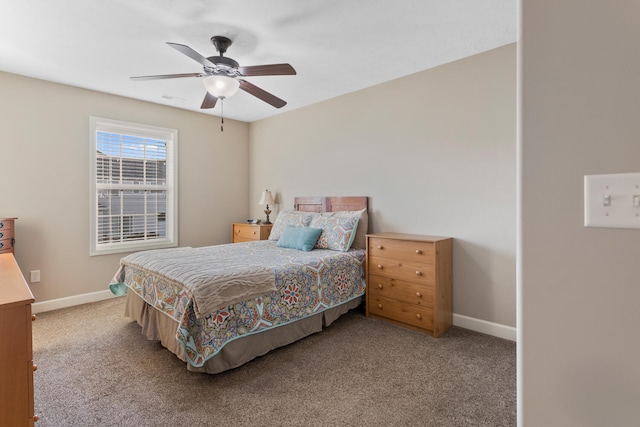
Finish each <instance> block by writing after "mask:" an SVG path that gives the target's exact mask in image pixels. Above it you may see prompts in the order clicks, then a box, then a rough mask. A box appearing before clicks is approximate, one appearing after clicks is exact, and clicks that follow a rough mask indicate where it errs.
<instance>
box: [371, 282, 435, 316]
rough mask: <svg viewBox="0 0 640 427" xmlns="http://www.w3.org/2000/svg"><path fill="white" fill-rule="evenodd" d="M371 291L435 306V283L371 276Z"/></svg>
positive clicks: (418, 303)
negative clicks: (427, 283) (424, 283)
mask: <svg viewBox="0 0 640 427" xmlns="http://www.w3.org/2000/svg"><path fill="white" fill-rule="evenodd" d="M368 286H369V288H368V290H369V292H370V293H371V295H378V296H381V297H386V298H393V299H397V300H401V301H405V302H408V303H411V304H415V305H420V306H424V307H431V308H433V298H434V292H433V285H421V284H417V283H411V282H405V281H402V280H396V279H391V278H389V277H382V276H374V275H370V276H369V285H368Z"/></svg>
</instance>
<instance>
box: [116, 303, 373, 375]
mask: <svg viewBox="0 0 640 427" xmlns="http://www.w3.org/2000/svg"><path fill="white" fill-rule="evenodd" d="M361 300H362V297H358V298H355V299H352V300H351V301H347V302H346V303H344V304H341V305H339V306H336V307H332V308H330V309H328V310H325V311H323V312H321V313H318V314H315V315H313V316H309V317H307V318H304V319H301V320H298V321H296V322H293V323H290V324H287V325H282V326H278V327H277V328H274V329H267V330H265V331H262V332H260V333H257V334H253V335H247V336H243V337H242V338H238V339H236V340H234V341H231V342H229V343H227V344H226V345H225V346H224V347H223V348H222V349H221V350H220V352H218V354H216V355H215V356H214V357H212V358H211V359H209V360H207V361H206V362H205V364H204V365H203V366H201V367H195V366H193V365H191V364H190V363H189V362H187V359H186V358H185V356H184V350H183V349H182V346H181V345H180V344H179V343H178V341H177V340H176V338H175V336H176V330H177V329H178V323H177V322H176V321H175V320H173V319H172V318H170V317H169V316H167V315H165V314H164V313H161V312H159V311H158V310H156V309H155V308H153V307H151V306H150V305H149V304H147V303H146V302H145V301H144V300H143V299H142V298H140V297H139V296H138V295H136V294H135V293H134V292H128V293H127V296H126V304H125V316H127V317H130V318H132V319H134V320H135V321H136V322H138V324H139V325H140V326H141V327H142V333H143V334H144V335H145V336H146V337H147V339H149V340H154V341H160V343H161V344H162V345H163V346H164V347H165V348H167V349H168V350H169V351H171V352H172V353H174V354H175V355H176V356H178V358H179V359H180V360H182V361H184V362H185V363H186V365H187V370H189V371H193V372H205V373H207V374H217V373H220V372H223V371H226V370H229V369H233V368H236V367H238V366H240V365H243V364H245V363H247V362H248V361H250V360H252V359H255V358H256V357H258V356H262V355H264V354H266V353H268V352H269V351H271V350H273V349H275V348H278V347H282V346H285V345H287V344H291V343H292V342H294V341H297V340H299V339H301V338H304V337H306V336H308V335H311V334H314V333H316V332H320V331H321V330H322V328H323V326H329V325H331V324H332V323H333V322H334V321H335V320H336V319H337V318H338V317H340V316H342V315H343V314H345V313H346V312H347V311H349V310H351V309H353V308H356V307H358V305H360V302H361Z"/></svg>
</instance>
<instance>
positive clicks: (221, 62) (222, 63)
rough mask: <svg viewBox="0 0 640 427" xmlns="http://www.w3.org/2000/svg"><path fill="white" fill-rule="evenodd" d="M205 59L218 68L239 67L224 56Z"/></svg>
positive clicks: (235, 62)
mask: <svg viewBox="0 0 640 427" xmlns="http://www.w3.org/2000/svg"><path fill="white" fill-rule="evenodd" d="M207 59H208V60H209V62H213V63H214V64H216V65H217V66H218V67H220V68H238V67H239V66H240V64H238V62H237V61H234V60H233V59H231V58H227V57H226V56H210V57H208V58H207Z"/></svg>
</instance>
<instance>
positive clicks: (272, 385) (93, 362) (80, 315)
mask: <svg viewBox="0 0 640 427" xmlns="http://www.w3.org/2000/svg"><path fill="white" fill-rule="evenodd" d="M123 312H124V299H123V298H115V299H111V300H107V301H101V302H98V303H92V304H86V305H83V306H78V307H71V308H66V309H62V310H57V311H52V312H48V313H41V314H38V319H37V321H36V322H34V324H33V340H34V343H33V349H34V362H35V363H36V364H37V365H38V370H37V372H36V373H35V408H36V414H37V415H38V416H39V417H40V420H39V421H38V422H37V423H36V425H37V426H38V427H46V426H64V427H68V426H83V427H86V426H217V425H220V424H225V425H232V426H249V425H251V426H267V427H268V426H492V427H494V426H513V425H516V347H515V343H513V342H511V341H507V340H502V339H499V338H495V337H491V336H487V335H483V334H479V333H475V332H472V331H468V330H465V329H461V328H457V327H453V328H451V329H450V330H449V331H447V332H446V333H445V334H444V335H442V336H441V337H440V338H438V339H434V338H432V337H430V336H428V335H425V334H422V333H419V332H415V331H411V330H408V329H404V328H401V327H399V326H395V325H392V324H389V323H387V322H383V321H380V320H375V319H368V318H366V317H365V316H364V314H363V312H362V311H359V310H354V311H352V312H350V313H349V314H347V315H345V316H343V317H342V318H340V319H338V320H337V321H336V322H335V323H334V324H333V325H331V326H330V327H329V328H327V329H325V330H324V331H323V332H320V333H318V334H315V335H312V336H310V337H307V338H305V339H303V340H301V341H298V342H296V343H293V344H291V345H289V346H287V347H284V348H280V349H277V350H275V351H272V352H271V353H269V354H267V355H265V356H263V357H260V358H258V359H255V360H253V361H252V362H250V363H248V364H246V365H244V366H242V367H240V368H237V369H234V370H232V371H228V372H224V373H221V374H217V375H206V374H197V373H192V372H189V371H187V370H186V368H185V365H184V363H183V362H181V361H180V360H178V359H177V358H176V357H175V356H174V355H173V354H171V353H170V352H169V351H167V350H165V349H164V348H163V347H161V346H160V344H158V343H156V342H153V341H147V340H146V338H144V337H143V335H142V333H141V332H140V327H139V326H138V324H137V323H135V322H132V321H130V320H129V319H127V318H126V317H124V316H123V314H122V313H123Z"/></svg>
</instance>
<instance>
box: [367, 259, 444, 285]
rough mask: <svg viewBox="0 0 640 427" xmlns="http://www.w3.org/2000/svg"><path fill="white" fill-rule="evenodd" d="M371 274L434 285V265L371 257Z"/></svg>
mask: <svg viewBox="0 0 640 427" xmlns="http://www.w3.org/2000/svg"><path fill="white" fill-rule="evenodd" d="M368 268H369V269H370V272H371V274H375V275H376V276H384V277H391V278H397V279H400V280H408V281H411V282H416V283H424V284H430V285H432V284H433V283H434V271H435V270H434V267H433V264H422V263H417V262H408V261H403V260H397V259H390V258H382V257H374V256H372V257H369V267H368Z"/></svg>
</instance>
